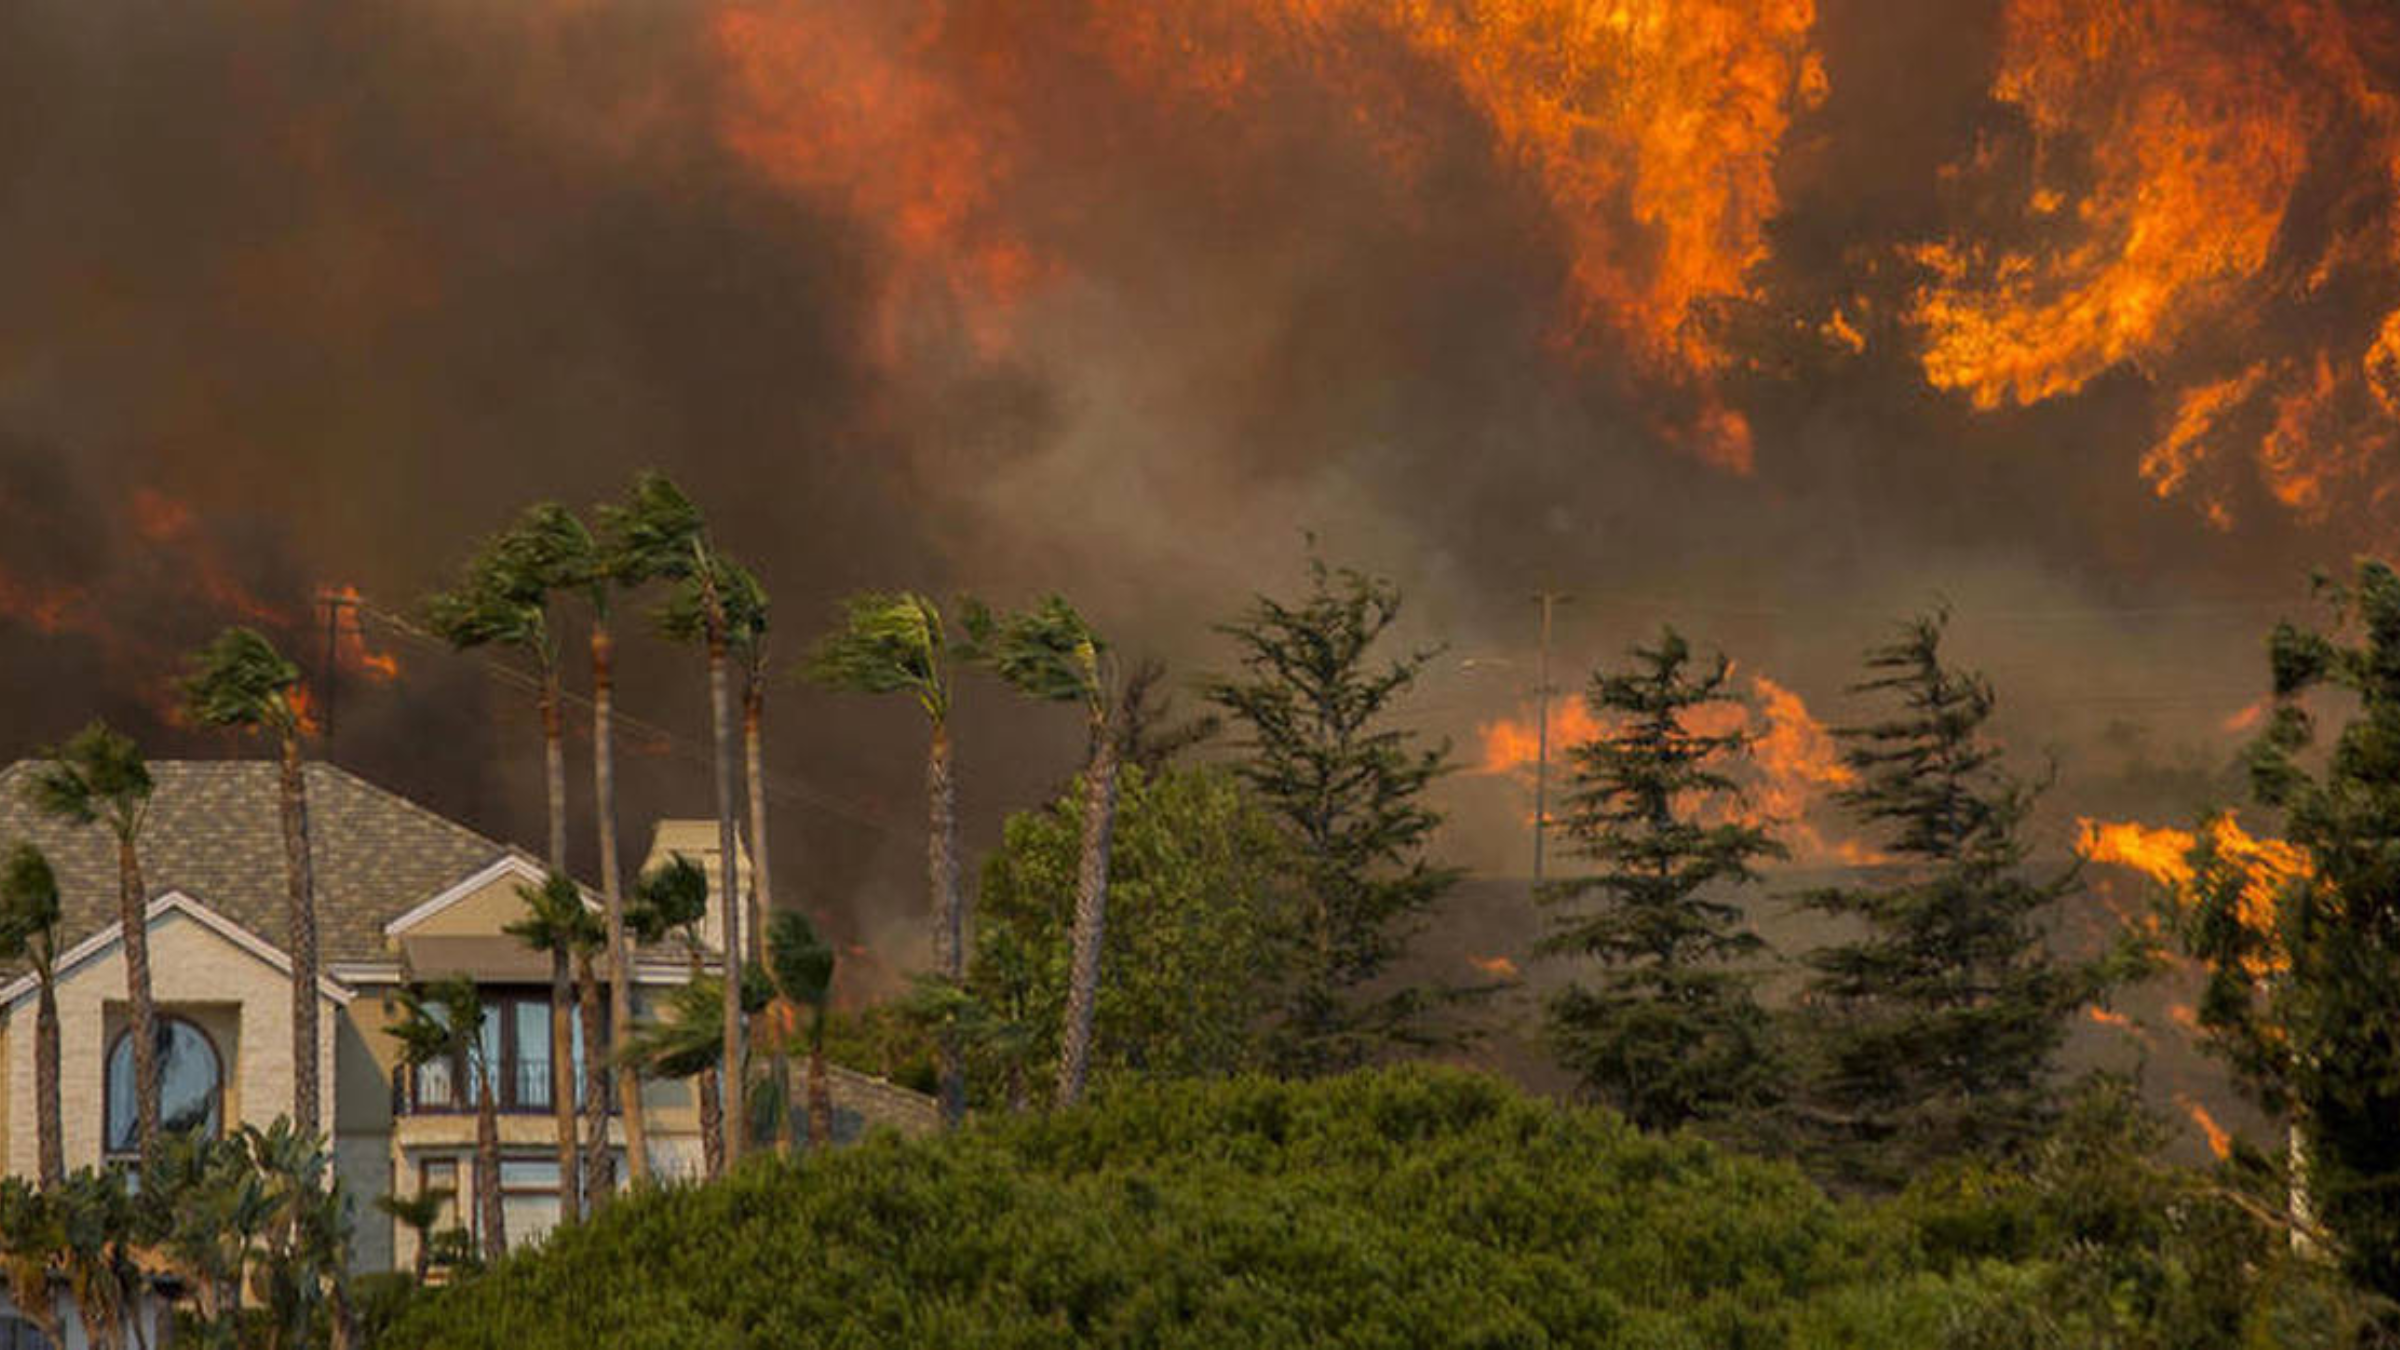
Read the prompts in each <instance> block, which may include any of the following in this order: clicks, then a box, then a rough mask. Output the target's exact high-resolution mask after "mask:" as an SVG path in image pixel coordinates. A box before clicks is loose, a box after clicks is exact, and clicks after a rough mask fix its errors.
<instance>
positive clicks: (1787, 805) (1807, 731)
mask: <svg viewBox="0 0 2400 1350" xmlns="http://www.w3.org/2000/svg"><path fill="white" fill-rule="evenodd" d="M1750 689H1751V698H1750V699H1749V700H1746V701H1739V700H1735V699H1725V700H1721V701H1718V702H1714V703H1707V704H1702V705H1700V706H1698V707H1696V708H1693V709H1691V710H1690V712H1689V713H1688V715H1687V716H1686V717H1685V720H1684V725H1685V727H1686V728H1687V729H1688V730H1690V731H1691V732H1692V733H1693V734H1695V735H1700V736H1724V735H1732V734H1745V735H1748V736H1749V737H1750V738H1751V739H1750V762H1749V765H1748V766H1747V769H1746V770H1745V771H1743V772H1744V773H1745V775H1746V777H1745V781H1744V784H1743V786H1744V789H1745V792H1746V795H1747V801H1746V802H1745V803H1744V804H1743V805H1742V806H1741V807H1740V808H1738V809H1736V808H1733V807H1732V806H1731V805H1730V804H1728V803H1723V802H1710V803H1707V804H1704V806H1703V807H1702V811H1703V814H1704V815H1706V816H1708V817H1709V818H1710V819H1712V820H1719V821H1725V822H1730V823H1738V824H1744V825H1753V826H1758V827H1762V828H1771V829H1773V830H1774V831H1775V833H1776V834H1777V835H1778V836H1779V837H1780V838H1781V839H1782V840H1783V842H1784V843H1785V845H1786V846H1787V847H1789V848H1790V849H1791V850H1792V855H1793V859H1794V860H1795V861H1797V862H1801V863H1811V864H1814V863H1827V862H1834V863H1840V864H1842V865H1845V866H1854V867H1856V866H1868V865H1872V864H1874V863H1877V862H1880V861H1882V860H1883V855H1882V854H1881V853H1879V852H1877V851H1876V850H1875V849H1873V848H1871V847H1869V846H1867V845H1865V844H1863V843H1861V842H1859V841H1857V840H1855V839H1847V838H1845V839H1838V840H1829V839H1828V838H1827V837H1826V836H1825V835H1824V834H1823V833H1822V832H1821V831H1820V830H1819V829H1818V828H1817V827H1816V826H1815V825H1814V824H1813V823H1811V822H1810V821H1809V820H1808V819H1807V816H1808V815H1809V813H1810V812H1811V811H1813V810H1814V809H1815V808H1816V806H1817V805H1818V804H1819V803H1821V802H1823V801H1824V800H1825V798H1826V795H1827V794H1828V793H1829V792H1834V791H1838V790H1840V789H1842V788H1845V787H1848V786H1849V785H1850V784H1851V783H1852V782H1853V781H1854V775H1853V774H1852V772H1851V770H1850V767H1849V766H1848V765H1847V764H1844V763H1843V762H1842V758H1841V751H1840V748H1839V747H1838V746H1837V745H1836V744H1835V742H1834V739H1833V736H1832V734H1831V733H1830V732H1828V731H1827V730H1826V729H1825V727H1824V724H1822V723H1820V722H1819V721H1817V719H1816V718H1815V717H1814V716H1813V715H1811V714H1810V712H1809V711H1808V705H1807V703H1806V702H1805V701H1803V700H1802V699H1801V697H1800V696H1799V695H1798V694H1796V693H1794V692H1792V691H1791V690H1790V689H1787V688H1785V687H1784V686H1783V685H1781V684H1778V683H1776V682H1775V681H1774V680H1772V679H1769V678H1768V677H1766V676H1764V675H1754V676H1752V677H1751V678H1750ZM1611 730H1613V727H1612V725H1611V724H1609V723H1606V722H1603V721H1601V720H1600V719H1598V718H1596V717H1594V716H1593V714H1592V711H1591V707H1590V705H1589V704H1588V703H1587V702H1586V701H1585V700H1584V699H1583V698H1581V697H1580V696H1576V697H1567V698H1561V699H1558V700H1556V701H1554V702H1553V703H1552V704H1551V705H1550V758H1551V762H1552V763H1553V764H1554V765H1558V764H1565V763H1567V762H1568V751H1569V748H1570V747H1572V746H1575V745H1579V744H1582V743H1584V742H1587V741H1592V740H1596V739H1599V738H1600V737H1602V736H1604V735H1606V734H1608V733H1609V732H1610V731H1611ZM1475 733H1476V737H1477V739H1478V741H1480V742H1481V744H1482V747H1483V757H1482V759H1481V761H1480V762H1479V763H1478V764H1477V765H1476V767H1475V769H1474V772H1476V773H1479V774H1490V775H1520V776H1525V777H1530V770H1531V769H1532V768H1533V765H1534V761H1535V757H1536V751H1537V749H1538V746H1539V728H1538V727H1537V726H1536V725H1535V722H1534V719H1533V715H1532V714H1531V713H1527V714H1525V715H1523V716H1521V717H1514V718H1501V719H1499V720H1497V721H1492V722H1482V723H1478V724H1477V725H1476V728H1475Z"/></svg>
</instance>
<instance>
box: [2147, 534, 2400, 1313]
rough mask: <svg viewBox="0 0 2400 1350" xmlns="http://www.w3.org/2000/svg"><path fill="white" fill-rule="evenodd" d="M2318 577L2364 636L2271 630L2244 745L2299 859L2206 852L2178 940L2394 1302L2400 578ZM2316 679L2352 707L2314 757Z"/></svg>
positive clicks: (2334, 1213) (2318, 1198) (2399, 1174)
mask: <svg viewBox="0 0 2400 1350" xmlns="http://www.w3.org/2000/svg"><path fill="white" fill-rule="evenodd" d="M2319 584H2320V587H2321V588H2322V589H2323V590H2325V591H2326V592H2327V593H2328V596H2329V598H2330V599H2331V600H2332V602H2333V605H2334V609H2335V613H2336V617H2337V625H2336V634H2337V635H2339V634H2341V632H2342V631H2343V630H2348V632H2349V633H2350V634H2352V635H2354V636H2355V637H2356V638H2357V639H2358V640H2357V641H2356V642H2355V643H2349V644H2345V643H2342V642H2337V641H2336V640H2335V637H2333V636H2328V635H2326V634H2322V633H2318V632H2314V631H2311V630H2308V629H2303V628H2300V627H2297V626H2295V625H2292V624H2288V623H2287V624H2282V625H2279V626H2278V627H2277V628H2276V630H2275V634H2274V636H2273V638H2272V640H2271V642H2270V646H2269V651H2270V656H2271V659H2272V662H2273V670H2274V689H2275V695H2276V698H2277V701H2278V702H2277V707H2276V710H2275V716H2274V720H2273V721H2272V722H2270V723H2269V724H2268V727H2267V730H2266V732H2265V733H2264V734H2263V735H2262V736H2261V737H2260V739H2259V742H2258V744H2257V745H2256V746H2255V747H2254V748H2253V749H2252V751H2251V757H2250V768H2251V778H2252V784H2253V789H2254V791H2255V793H2256V795H2257V797H2258V798H2259V800H2260V801H2261V802H2263V803H2265V804H2266V805H2268V806H2271V807H2275V808H2277V809H2280V810H2281V811H2282V812H2283V816H2284V834H2285V838H2286V839H2287V840H2288V841H2289V842H2290V843H2292V844H2294V845H2297V846H2298V847H2299V849H2300V850H2302V851H2303V854H2304V856H2305V859H2306V863H2305V865H2304V866H2302V867H2300V868H2298V869H2296V872H2295V874H2294V875H2292V876H2290V877H2288V878H2285V879H2284V880H2283V882H2282V884H2281V885H2280V886H2278V885H2275V884H2273V883H2272V882H2268V883H2265V884H2262V883H2261V882H2260V881H2259V880H2258V879H2257V878H2255V877H2254V876H2253V875H2252V873H2251V871H2250V869H2247V868H2244V867H2242V866H2240V865H2239V864H2238V863H2230V864H2229V863H2227V862H2226V861H2224V860H2221V859H2210V858H2208V857H2206V856H2203V857H2202V858H2200V859H2199V860H2198V861H2199V863H2200V866H2199V869H2198V871H2199V875H2200V877H2201V878H2203V884H2202V885H2201V886H2200V887H2199V888H2198V891H2199V897H2198V898H2199V903H2198V904H2197V905H2196V907H2195V908H2194V909H2193V910H2192V911H2191V912H2190V913H2189V914H2188V915H2187V916H2186V920H2185V925H2184V932H2183V936H2184V939H2185V941H2186V943H2187V945H2188V947H2189V949H2190V950H2191V951H2192V953H2193V954H2194V955H2195V956H2198V957H2199V958H2201V960H2202V961H2204V962H2205V963H2206V964H2207V966H2208V968H2209V974H2210V979H2209V985H2208V990H2207V995H2206V997H2204V998H2203V999H2202V1001H2201V1006H2200V1017H2201V1021H2202V1023H2203V1024H2204V1025H2205V1026H2206V1027H2207V1028H2208V1029H2209V1030H2210V1032H2211V1033H2212V1034H2213V1036H2214V1037H2215V1039H2216V1040H2217V1042H2218V1044H2219V1046H2220V1048H2222V1049H2223V1050H2225V1051H2226V1052H2228V1057H2229V1058H2230V1059H2231V1060H2232V1061H2233V1063H2234V1065H2235V1067H2236V1068H2237V1069H2238V1070H2240V1071H2241V1073H2242V1076H2243V1078H2244V1079H2245V1080H2246V1082H2247V1083H2248V1084H2249V1085H2250V1086H2251V1088H2252V1089H2253V1090H2254V1091H2256V1092H2257V1094H2258V1096H2259V1097H2260V1098H2261V1100H2262V1101H2263V1102H2264V1103H2265V1105H2267V1106H2268V1107H2269V1108H2270V1109H2274V1110H2278V1111H2283V1112H2287V1113H2288V1114H2289V1115H2290V1116H2291V1118H2292V1120H2293V1122H2294V1124H2295V1125H2296V1126H2297V1133H2298V1144H2299V1150H2298V1151H2299V1153H2300V1155H2301V1157H2302V1158H2303V1159H2304V1171H2305V1176H2304V1177H2303V1178H2301V1184H2302V1185H2303V1186H2304V1194H2305V1196H2306V1201H2307V1207H2308V1208H2312V1209H2313V1210H2314V1211H2315V1215H2316V1217H2317V1219H2318V1220H2319V1221H2320V1222H2321V1223H2322V1224H2323V1226H2324V1228H2325V1229H2326V1230H2327V1231H2328V1232H2330V1233H2331V1234H2332V1235H2333V1237H2334V1238H2335V1240H2336V1242H2337V1243H2338V1244H2339V1247H2340V1254H2341V1257H2342V1262H2343V1265H2344V1267H2345V1268H2346V1269H2347V1271H2348V1272H2349V1273H2350V1275H2351V1277H2352V1278H2354V1279H2356V1280H2358V1281H2359V1282H2360V1283H2362V1284H2364V1285H2366V1286H2368V1287H2369V1288H2371V1289H2373V1290H2375V1291H2376V1292H2378V1293H2380V1294H2382V1295H2383V1296H2384V1297H2386V1298H2389V1299H2395V1300H2400V1035H2395V1032H2394V1017H2395V1010H2400V575H2395V574H2394V572H2393V570H2392V569H2391V567H2389V566H2388V565H2386V564H2384V563H2381V562H2374V561H2366V562H2362V563H2360V564H2359V567H2358V571H2357V575H2356V579H2355V581H2354V582H2353V584H2352V585H2351V586H2349V587H2339V586H2330V585H2326V584H2325V583H2323V582H2320V583H2319ZM2317 690H2333V691H2338V692H2339V693H2342V694H2346V695H2349V696H2351V697H2352V698H2354V699H2355V700H2356V702H2355V708H2356V711H2355V712H2354V713H2353V714H2352V715H2351V718H2350V720H2349V722H2348V723H2347V724H2346V725H2344V726H2343V727H2342V730H2341V733H2340V735H2339V736H2337V737H2335V738H2334V741H2333V745H2332V753H2331V754H2330V755H2324V756H2321V757H2320V756H2309V757H2308V761H2307V762H2306V763H2304V762H2303V756H2304V755H2308V752H2309V751H2310V750H2311V749H2312V748H2313V747H2314V745H2315V742H2316V737H2317V728H2316V724H2315V719H2314V718H2313V717H2312V716H2311V715H2310V712H2309V710H2308V708H2307V707H2306V706H2305V705H2304V704H2303V703H2302V702H2301V701H2300V700H2301V698H2302V696H2304V695H2307V694H2309V693H2311V692H2313V691H2317ZM2206 851H2207V846H2206V845H2204V846H2203V853H2204V854H2205V853H2206Z"/></svg>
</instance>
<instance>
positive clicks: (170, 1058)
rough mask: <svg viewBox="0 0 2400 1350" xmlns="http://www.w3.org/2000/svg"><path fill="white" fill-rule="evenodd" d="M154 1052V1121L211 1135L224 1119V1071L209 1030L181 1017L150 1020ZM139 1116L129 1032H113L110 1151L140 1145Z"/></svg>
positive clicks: (128, 1152) (118, 1153) (127, 1151)
mask: <svg viewBox="0 0 2400 1350" xmlns="http://www.w3.org/2000/svg"><path fill="white" fill-rule="evenodd" d="M152 1028H153V1031H154V1033H155V1034H154V1041H153V1043H154V1044H155V1045H156V1046H157V1058H158V1122H159V1126H160V1128H162V1129H164V1130H166V1131H168V1132H169V1133H173V1134H198V1135H199V1136H200V1137H202V1138H204V1139H213V1138H215V1137H216V1135H217V1132H218V1131H219V1130H220V1129H221V1128H222V1127H223V1125H224V1104H225V1071H224V1065H223V1063H222V1062H221V1061H220V1060H218V1058H217V1047H216V1046H215V1045H214V1044H213V1043H212V1042H210V1040H209V1039H208V1033H207V1032H205V1031H202V1030H201V1029H200V1028H199V1027H197V1026H195V1025H193V1024H192V1023H190V1022H187V1021H185V1020H184V1019H183V1018H180V1017H173V1016H169V1015H166V1014H160V1015H159V1016H158V1017H157V1018H155V1019H154V1020H153V1022H152ZM140 1134H141V1121H140V1118H139V1113H138V1112H137V1110H136V1108H135V1105H134V1098H133V1032H132V1029H131V1028H128V1029H126V1030H125V1031H121V1032H119V1033H117V1039H116V1043H115V1044H114V1045H113V1046H111V1047H110V1048H109V1052H108V1119H107V1132H106V1142H107V1151H108V1153H109V1155H110V1156H112V1157H131V1156H132V1155H134V1154H135V1153H137V1152H139V1151H140Z"/></svg>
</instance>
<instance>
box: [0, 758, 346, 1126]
mask: <svg viewBox="0 0 2400 1350" xmlns="http://www.w3.org/2000/svg"><path fill="white" fill-rule="evenodd" d="M42 757H43V758H44V759H46V760H48V761H49V762H48V763H47V764H44V765H43V766H42V767H41V769H40V771H39V772H37V773H35V774H34V776H33V781H32V782H31V783H30V784H28V785H27V788H26V797H27V799H28V800H29V802H30V803H31V804H32V806H33V808H34V809H35V810H37V811H39V812H41V813H42V814H44V815H46V816H50V817H53V818H55V819H59V820H65V821H69V822H71V823H73V824H76V825H94V824H101V825H106V826H107V827H108V831H109V833H110V834H113V835H115V836H116V840H117V919H118V921H119V922H120V923H121V924H122V925H123V931H124V943H125V1004H126V1014H127V1020H128V1021H129V1022H130V1023H131V1024H132V1025H131V1026H130V1028H129V1029H128V1033H129V1034H130V1035H131V1036H132V1037H133V1102H134V1129H135V1141H136V1143H137V1145H138V1146H139V1148H140V1149H141V1153H142V1157H143V1159H144V1160H145V1161H146V1160H148V1159H149V1158H151V1157H152V1156H154V1155H155V1154H156V1153H157V1151H158V1005H157V1004H156V1002H155V1001H154V1000H153V999H152V997H151V994H150V928H149V924H148V917H149V916H148V914H147V913H146V911H147V909H148V907H149V897H148V896H147V895H146V894H144V889H145V888H144V886H143V884H142V857H141V850H140V848H139V847H138V845H139V843H140V840H141V834H142V824H143V822H144V821H145V820H147V819H148V817H149V814H150V794H151V791H152V790H153V787H154V784H153V783H152V782H151V781H150V766H149V765H148V764H146V763H144V762H143V760H142V752H141V750H140V748H139V747H137V746H136V745H134V743H133V741H132V739H131V738H130V737H127V736H124V735H121V734H119V733H118V732H115V731H112V730H110V729H109V727H108V724H107V723H105V722H93V723H92V724H91V725H90V726H87V727H85V728H84V729H83V730H81V731H79V732H76V733H75V735H74V737H73V738H72V739H70V740H68V742H67V743H66V744H65V745H63V746H59V747H57V748H55V749H51V750H46V751H44V752H43V755H42ZM311 1011H314V1005H311ZM314 1062H315V1061H314V1060H313V1059H312V1060H311V1061H310V1063H312V1064H313V1063H314Z"/></svg>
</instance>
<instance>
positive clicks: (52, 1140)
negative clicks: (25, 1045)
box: [33, 961, 67, 1191]
mask: <svg viewBox="0 0 2400 1350" xmlns="http://www.w3.org/2000/svg"><path fill="white" fill-rule="evenodd" d="M36 974H38V975H39V976H40V977H41V993H40V996H39V997H40V1001H39V1002H37V1003H36V1004H35V1005H34V1014H33V1098H34V1110H35V1112H36V1113H37V1114H36V1115H35V1117H34V1130H35V1133H36V1135H37V1136H38V1137H39V1139H40V1141H41V1144H40V1153H41V1169H42V1170H41V1180H42V1189H43V1190H45V1191H48V1190H55V1189H57V1188H58V1186H59V1184H60V1183H61V1182H63V1181H65V1180H66V1179H67V1153H66V1147H65V1144H64V1143H63V1142H62V1135H61V1132H60V1129H59V1118H58V987H57V976H56V975H55V973H54V972H52V971H51V969H50V968H49V964H48V962H47V961H45V962H44V963H43V967H42V969H41V970H39V971H37V972H36Z"/></svg>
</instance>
